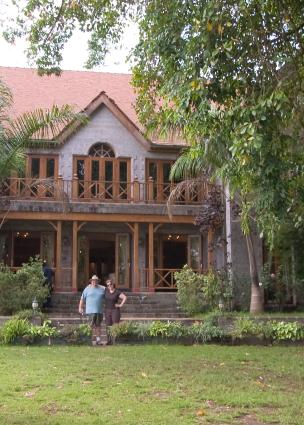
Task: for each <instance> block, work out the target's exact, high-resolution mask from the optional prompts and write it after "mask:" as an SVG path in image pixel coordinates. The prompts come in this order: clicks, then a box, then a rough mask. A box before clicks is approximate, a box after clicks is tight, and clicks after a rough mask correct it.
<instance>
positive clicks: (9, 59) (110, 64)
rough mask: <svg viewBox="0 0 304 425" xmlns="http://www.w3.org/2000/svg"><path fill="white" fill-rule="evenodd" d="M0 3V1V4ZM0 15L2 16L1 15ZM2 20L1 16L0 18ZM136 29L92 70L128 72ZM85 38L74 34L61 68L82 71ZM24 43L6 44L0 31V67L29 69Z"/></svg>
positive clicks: (85, 57)
mask: <svg viewBox="0 0 304 425" xmlns="http://www.w3.org/2000/svg"><path fill="white" fill-rule="evenodd" d="M1 3H2V1H1V0H0V4H1ZM1 15H2V14H1ZM1 17H2V18H3V15H2V16H1ZM137 34H138V33H137V28H136V27H134V26H130V27H128V28H127V29H126V32H125V34H124V36H123V39H122V41H121V45H120V46H118V47H117V48H115V49H113V51H112V52H111V53H110V54H109V55H108V57H107V58H106V60H105V64H104V65H103V66H99V67H98V68H93V70H100V71H104V72H121V73H127V72H130V64H128V63H127V61H126V57H127V55H128V53H129V51H130V49H131V48H132V47H134V45H135V43H136V41H137V37H138V35H137ZM86 41H87V36H86V35H85V34H82V33H80V32H79V33H77V34H75V35H74V36H73V37H72V39H71V40H70V41H69V43H68V44H67V45H66V48H65V50H64V53H63V62H62V64H61V68H62V69H65V70H83V69H84V63H85V61H86V59H87V56H88V55H87V42H86ZM25 49H26V41H25V40H24V39H18V40H17V41H16V43H15V44H14V45H11V44H9V43H7V42H6V41H5V40H4V39H3V37H2V35H1V29H0V66H12V67H15V66H16V67H24V68H27V67H30V65H29V63H28V60H27V57H26V54H25Z"/></svg>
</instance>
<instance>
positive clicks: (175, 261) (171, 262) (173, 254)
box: [163, 241, 187, 269]
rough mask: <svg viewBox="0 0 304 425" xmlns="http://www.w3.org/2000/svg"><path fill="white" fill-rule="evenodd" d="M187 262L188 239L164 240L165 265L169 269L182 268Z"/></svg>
mask: <svg viewBox="0 0 304 425" xmlns="http://www.w3.org/2000/svg"><path fill="white" fill-rule="evenodd" d="M186 263H187V242H186V241H180V242H178V241H164V242H163V267H164V268H167V269H181V268H183V267H184V265H185V264H186Z"/></svg>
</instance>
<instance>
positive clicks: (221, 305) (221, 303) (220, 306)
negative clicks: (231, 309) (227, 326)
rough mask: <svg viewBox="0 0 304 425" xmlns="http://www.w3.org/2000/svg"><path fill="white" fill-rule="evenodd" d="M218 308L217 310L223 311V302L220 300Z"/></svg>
mask: <svg viewBox="0 0 304 425" xmlns="http://www.w3.org/2000/svg"><path fill="white" fill-rule="evenodd" d="M218 308H219V309H220V310H224V301H223V300H222V299H220V300H219V303H218Z"/></svg>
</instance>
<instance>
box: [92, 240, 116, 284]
mask: <svg viewBox="0 0 304 425" xmlns="http://www.w3.org/2000/svg"><path fill="white" fill-rule="evenodd" d="M89 273H90V277H91V276H92V275H93V274H97V276H98V277H99V278H100V279H101V284H104V283H105V281H106V279H108V278H109V277H112V276H113V275H114V274H115V241H105V240H90V250H89Z"/></svg>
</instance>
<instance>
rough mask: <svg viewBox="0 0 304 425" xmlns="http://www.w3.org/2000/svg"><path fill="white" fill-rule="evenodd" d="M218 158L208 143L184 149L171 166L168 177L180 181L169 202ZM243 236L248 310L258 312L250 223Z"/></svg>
mask: <svg viewBox="0 0 304 425" xmlns="http://www.w3.org/2000/svg"><path fill="white" fill-rule="evenodd" d="M206 146H207V147H206ZM218 158H220V155H216V154H213V153H212V152H208V144H207V145H206V144H203V143H198V142H197V143H193V144H192V145H190V146H189V147H188V149H186V150H184V152H183V153H182V155H181V156H180V157H179V158H178V159H177V161H176V162H175V163H174V165H173V167H172V168H171V173H170V179H171V180H173V181H180V183H179V184H178V185H177V187H176V189H175V191H173V193H172V194H171V196H170V198H169V203H174V200H175V198H176V197H177V196H178V194H179V193H180V191H181V190H185V187H187V186H189V185H193V183H194V184H195V180H197V183H198V182H199V179H200V178H201V177H202V176H204V178H208V176H211V175H212V174H213V170H214V168H218V167H217V165H218V164H217V162H218ZM214 166H215V167H214ZM227 187H228V183H227ZM225 194H227V191H225ZM229 207H230V205H229ZM244 236H245V239H246V246H247V252H248V259H249V268H250V279H251V301H250V312H251V313H260V312H262V311H263V309H264V305H263V297H262V294H261V291H260V288H259V276H258V270H257V263H256V255H255V250H254V245H253V241H252V230H251V228H250V225H248V230H247V232H245V234H244Z"/></svg>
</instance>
